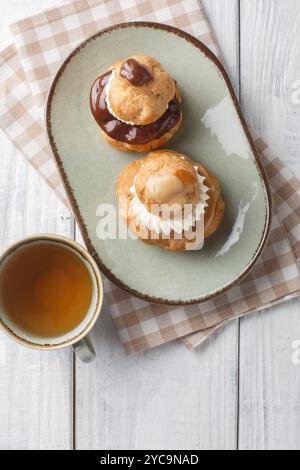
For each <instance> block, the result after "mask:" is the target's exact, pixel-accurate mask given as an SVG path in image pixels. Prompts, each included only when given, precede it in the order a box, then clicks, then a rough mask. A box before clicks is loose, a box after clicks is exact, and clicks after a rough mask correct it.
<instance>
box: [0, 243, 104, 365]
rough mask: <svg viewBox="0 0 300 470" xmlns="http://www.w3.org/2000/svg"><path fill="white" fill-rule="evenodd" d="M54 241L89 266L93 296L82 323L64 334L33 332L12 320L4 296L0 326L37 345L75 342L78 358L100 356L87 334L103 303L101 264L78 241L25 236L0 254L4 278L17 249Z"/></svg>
mask: <svg viewBox="0 0 300 470" xmlns="http://www.w3.org/2000/svg"><path fill="white" fill-rule="evenodd" d="M43 242H44V243H45V242H46V243H47V244H48V243H50V244H55V245H59V247H60V248H63V249H65V250H69V251H71V252H72V253H73V255H75V256H76V257H78V258H79V259H80V261H81V262H82V263H83V264H84V266H85V267H86V268H87V270H88V272H89V275H90V279H91V283H92V300H91V304H90V307H89V309H88V310H87V312H86V314H85V316H84V317H83V319H82V321H81V323H80V324H79V325H77V326H76V327H75V328H74V329H73V330H71V331H69V332H68V333H66V334H64V335H62V336H56V337H49V338H47V337H46V338H45V337H39V336H37V335H33V334H29V333H28V332H26V331H25V330H23V329H22V328H21V327H20V326H18V324H17V323H15V322H14V321H12V319H11V318H10V317H9V315H8V314H7V312H6V311H5V308H4V306H3V305H2V302H1V299H0V328H1V329H2V330H3V331H4V333H6V334H7V335H8V336H9V337H10V338H12V339H13V340H15V341H16V342H17V343H19V344H21V345H23V346H27V347H29V348H33V349H39V350H56V349H61V348H64V347H68V346H72V347H73V350H74V351H75V352H76V354H77V356H78V358H79V359H80V360H82V361H83V362H86V363H87V362H91V361H92V360H94V358H95V357H96V355H95V351H94V348H93V345H92V343H91V340H90V339H89V337H88V336H87V334H88V333H89V331H90V330H91V329H92V328H93V326H94V325H95V322H96V321H97V319H98V317H99V315H100V313H101V310H102V306H103V283H102V278H101V274H100V271H99V268H98V266H97V264H96V263H95V261H94V259H93V258H92V257H91V255H90V254H89V253H88V252H87V251H86V250H85V249H84V248H82V247H81V246H80V245H79V244H78V243H76V242H74V241H73V240H70V239H68V238H65V237H61V236H57V235H37V236H31V237H28V238H25V239H24V240H22V241H19V242H17V243H16V244H14V245H12V246H11V247H9V248H8V249H7V250H6V251H5V252H4V253H3V254H2V255H1V257H0V279H1V273H2V272H3V271H2V270H3V266H4V265H5V264H6V263H9V262H10V261H11V260H12V259H13V257H14V256H15V255H16V253H17V251H18V250H20V249H22V248H23V247H25V246H26V245H27V246H28V245H36V244H39V243H43Z"/></svg>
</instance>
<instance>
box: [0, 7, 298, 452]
mask: <svg viewBox="0 0 300 470" xmlns="http://www.w3.org/2000/svg"><path fill="white" fill-rule="evenodd" d="M122 1H124V2H125V1H126V0H122ZM122 1H121V3H122ZM57 3H58V0H1V4H0V12H1V14H0V28H1V34H0V45H1V46H2V45H4V44H7V43H8V41H9V33H8V28H7V25H8V24H9V23H10V22H12V21H14V20H15V19H17V18H19V17H21V16H25V15H29V14H31V13H33V12H36V11H38V10H39V9H41V8H44V7H46V6H50V5H53V4H57ZM204 4H205V6H206V8H207V13H208V15H209V18H210V20H211V23H212V25H213V27H214V29H215V32H216V34H217V37H218V39H219V41H220V44H221V45H222V48H223V52H224V55H225V58H226V62H227V65H228V68H229V70H230V73H231V76H232V79H233V82H234V85H235V88H236V92H237V94H239V96H240V99H241V102H242V106H243V108H244V111H245V114H246V117H247V119H248V121H249V122H250V124H251V125H252V126H253V127H255V128H256V130H258V131H259V132H260V133H261V134H262V135H263V136H264V137H265V138H266V139H267V141H268V142H272V144H273V146H274V148H275V149H276V150H277V151H278V154H279V155H280V156H281V157H282V158H283V159H284V160H285V161H286V162H287V163H288V164H289V166H290V167H291V168H292V169H293V170H294V171H295V172H296V174H297V175H298V176H299V177H300V104H298V105H297V104H293V101H292V93H293V88H292V87H293V83H295V82H296V81H297V80H300V65H299V64H300V2H299V0H263V1H262V0H251V1H250V0H240V1H239V0H205V1H204ZM36 232H54V233H59V234H63V235H66V236H69V237H79V235H78V232H77V229H76V228H75V224H74V220H73V219H72V217H70V215H69V214H68V212H67V210H66V209H65V208H64V207H63V205H62V204H61V203H60V202H59V201H58V199H57V198H56V196H54V195H53V194H52V192H51V191H50V190H49V189H48V188H47V186H46V184H45V183H43V182H41V180H40V178H39V177H38V176H37V175H36V174H35V172H34V171H33V170H32V169H31V168H29V166H28V165H27V163H26V162H25V161H24V160H23V158H22V156H21V155H20V154H19V152H18V151H17V150H16V149H14V147H13V146H12V145H11V144H10V142H9V141H8V140H7V139H6V138H5V136H4V135H3V134H0V248H1V249H4V248H5V247H6V246H7V245H8V244H9V243H11V242H13V241H15V240H17V239H19V238H22V237H23V236H25V235H27V234H31V233H36ZM93 340H94V344H95V347H96V350H97V361H96V362H94V363H93V364H91V365H82V364H80V363H78V362H77V360H76V359H74V357H73V354H72V352H71V350H65V351H59V352H51V353H47V352H35V351H31V350H27V349H23V348H22V347H20V346H18V345H16V344H14V343H13V342H11V341H10V340H8V339H7V338H6V337H5V336H4V335H3V334H0V449H72V448H77V449H138V448H140V449H141V448H144V449H237V448H239V449H300V365H298V366H297V365H296V363H294V362H295V361H294V362H293V360H292V354H293V350H292V345H293V342H294V341H296V340H300V302H299V301H294V302H293V303H289V304H285V305H282V306H280V307H276V308H273V309H272V310H271V311H269V312H265V313H263V314H253V315H251V316H250V317H248V318H245V319H242V320H240V321H234V322H232V323H231V324H230V325H229V326H228V327H227V328H225V329H224V330H223V331H222V332H220V333H219V334H217V335H216V336H215V337H214V338H213V339H211V341H209V342H208V343H207V344H205V345H203V346H202V347H200V348H198V349H197V350H196V351H194V352H188V351H187V350H186V349H185V348H184V346H183V345H182V344H180V343H179V342H175V343H172V344H168V345H165V346H163V347H160V348H157V349H155V350H152V351H149V352H147V353H145V354H140V355H137V356H135V357H127V356H126V355H125V353H124V352H123V350H122V348H121V346H120V343H119V341H118V339H117V336H116V333H115V331H114V328H113V325H112V321H111V319H110V317H109V315H105V316H104V317H103V318H102V319H101V320H100V321H99V323H98V324H97V327H96V328H95V331H94V333H93Z"/></svg>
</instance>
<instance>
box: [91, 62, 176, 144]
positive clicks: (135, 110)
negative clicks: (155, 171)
mask: <svg viewBox="0 0 300 470" xmlns="http://www.w3.org/2000/svg"><path fill="white" fill-rule="evenodd" d="M180 102H181V96H180V92H179V89H178V86H177V84H176V83H175V81H174V80H173V78H172V77H171V76H170V75H169V73H168V72H167V71H166V70H164V68H163V67H162V65H161V64H160V63H159V62H157V61H156V60H154V59H152V58H151V57H147V56H144V55H138V56H133V57H130V58H128V59H126V60H124V61H121V62H118V63H116V64H114V65H112V66H111V67H110V68H109V70H108V71H107V72H105V73H104V74H103V75H100V76H99V77H97V79H96V80H95V82H94V84H93V86H92V89H91V93H90V106H91V111H92V114H93V116H94V118H95V120H96V122H97V124H98V125H99V127H100V132H101V134H102V136H103V137H104V139H105V140H106V141H107V142H108V143H109V144H111V145H113V146H114V147H116V148H117V149H119V150H123V151H125V152H129V151H135V152H149V151H151V150H155V149H158V148H160V147H162V146H163V145H165V144H166V143H167V142H168V141H169V140H170V139H171V137H173V136H174V134H175V133H176V132H177V131H178V129H179V127H180V124H181V121H182V113H181V109H180Z"/></svg>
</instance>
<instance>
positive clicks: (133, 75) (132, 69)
mask: <svg viewBox="0 0 300 470" xmlns="http://www.w3.org/2000/svg"><path fill="white" fill-rule="evenodd" d="M120 75H121V77H124V78H126V79H127V80H128V81H129V83H131V85H133V86H143V85H147V83H149V82H151V80H153V77H152V75H151V73H150V72H149V70H148V69H147V67H145V66H144V65H143V64H141V63H140V62H138V61H137V60H135V59H128V60H126V62H124V63H123V65H122V67H121V70H120Z"/></svg>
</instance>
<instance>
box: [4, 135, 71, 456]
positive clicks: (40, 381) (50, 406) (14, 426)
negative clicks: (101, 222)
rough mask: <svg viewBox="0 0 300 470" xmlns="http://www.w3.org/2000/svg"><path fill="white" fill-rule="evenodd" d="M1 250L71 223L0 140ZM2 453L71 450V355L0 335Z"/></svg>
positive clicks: (62, 230)
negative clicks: (38, 348) (40, 349)
mask: <svg viewBox="0 0 300 470" xmlns="http://www.w3.org/2000/svg"><path fill="white" fill-rule="evenodd" d="M0 148H1V153H0V220H1V224H0V231H1V235H0V246H1V250H3V249H4V248H5V247H7V245H9V244H10V243H13V242H14V241H16V240H17V239H20V238H22V237H24V236H25V235H28V234H32V233H39V232H53V233H59V234H63V235H68V236H70V235H71V234H72V225H73V223H72V220H71V219H70V216H69V214H68V213H67V211H66V209H65V208H64V207H63V206H62V204H61V203H60V202H59V201H58V199H57V198H56V196H55V195H54V194H53V193H52V191H50V189H49V188H48V187H47V186H46V184H45V183H42V182H41V179H40V177H39V176H38V175H37V174H36V173H35V172H34V170H32V169H31V168H29V166H28V164H27V163H26V162H25V160H23V158H22V157H21V156H20V155H19V154H18V152H17V151H15V150H14V148H13V147H12V146H11V145H10V144H9V142H8V141H7V140H6V139H4V138H3V139H1V146H0ZM0 375H1V381H0V422H1V426H0V449H69V448H72V438H73V435H72V431H73V429H72V415H73V413H72V393H73V386H72V353H71V351H70V350H64V351H59V352H37V351H33V350H30V349H26V348H23V347H21V346H19V345H17V344H15V343H14V342H12V341H11V340H10V339H9V338H7V337H6V336H5V335H4V333H1V334H0Z"/></svg>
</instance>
